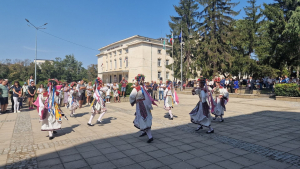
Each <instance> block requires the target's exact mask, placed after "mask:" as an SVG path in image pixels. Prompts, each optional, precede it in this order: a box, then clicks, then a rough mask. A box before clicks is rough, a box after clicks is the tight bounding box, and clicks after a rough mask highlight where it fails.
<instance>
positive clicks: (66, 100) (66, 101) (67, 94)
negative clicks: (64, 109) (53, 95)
mask: <svg viewBox="0 0 300 169" xmlns="http://www.w3.org/2000/svg"><path fill="white" fill-rule="evenodd" d="M68 99H69V92H64V104H68Z"/></svg>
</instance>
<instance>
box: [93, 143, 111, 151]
mask: <svg viewBox="0 0 300 169" xmlns="http://www.w3.org/2000/svg"><path fill="white" fill-rule="evenodd" d="M112 146H113V145H111V144H110V143H102V144H97V145H95V147H96V148H97V149H99V150H100V149H103V148H108V147H112Z"/></svg>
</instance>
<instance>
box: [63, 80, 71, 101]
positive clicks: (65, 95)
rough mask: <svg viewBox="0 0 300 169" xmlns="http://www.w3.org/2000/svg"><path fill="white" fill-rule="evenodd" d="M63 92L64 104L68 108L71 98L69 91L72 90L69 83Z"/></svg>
mask: <svg viewBox="0 0 300 169" xmlns="http://www.w3.org/2000/svg"><path fill="white" fill-rule="evenodd" d="M63 90H64V104H65V107H67V104H68V98H69V90H70V88H69V86H68V83H67V82H66V83H65V86H64V89H63Z"/></svg>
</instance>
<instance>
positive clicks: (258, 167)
mask: <svg viewBox="0 0 300 169" xmlns="http://www.w3.org/2000/svg"><path fill="white" fill-rule="evenodd" d="M249 168H251V169H274V167H271V166H268V165H264V164H262V163H258V164H255V165H252V166H249Z"/></svg>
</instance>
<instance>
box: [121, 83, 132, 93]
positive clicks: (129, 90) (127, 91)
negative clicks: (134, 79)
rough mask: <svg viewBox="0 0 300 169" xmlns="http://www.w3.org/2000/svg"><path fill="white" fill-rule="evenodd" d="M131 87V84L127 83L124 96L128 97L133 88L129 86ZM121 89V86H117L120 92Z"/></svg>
mask: <svg viewBox="0 0 300 169" xmlns="http://www.w3.org/2000/svg"><path fill="white" fill-rule="evenodd" d="M132 85H133V83H128V84H127V86H126V92H125V95H130V93H131V91H132V89H133V88H131V86H132ZM121 88H122V85H121V84H119V90H120V92H121Z"/></svg>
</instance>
